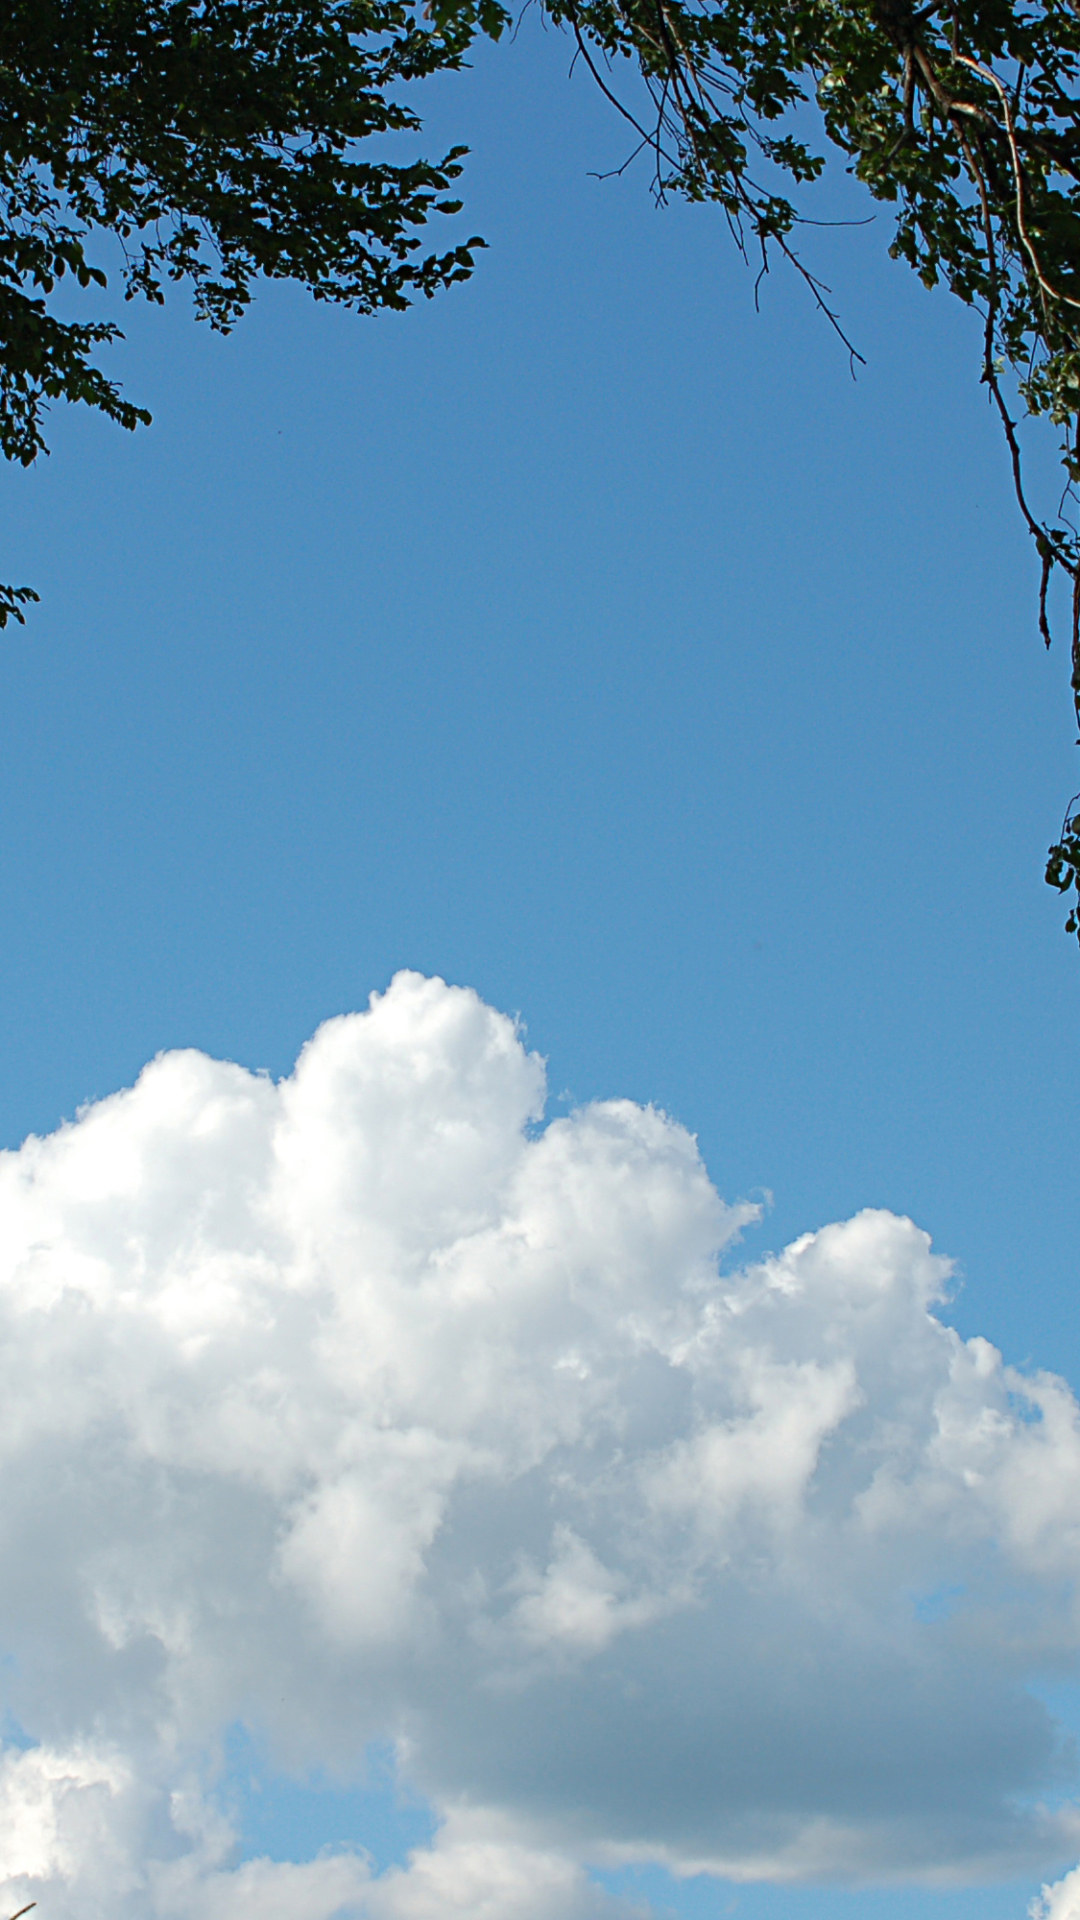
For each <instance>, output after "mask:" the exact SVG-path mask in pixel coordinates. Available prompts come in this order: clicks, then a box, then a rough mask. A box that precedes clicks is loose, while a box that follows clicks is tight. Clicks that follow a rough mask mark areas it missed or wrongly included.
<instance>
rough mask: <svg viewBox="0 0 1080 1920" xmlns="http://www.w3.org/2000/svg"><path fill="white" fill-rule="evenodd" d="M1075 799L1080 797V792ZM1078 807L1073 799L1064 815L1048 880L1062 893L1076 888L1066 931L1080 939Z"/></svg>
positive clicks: (1048, 865)
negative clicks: (1076, 809) (1076, 808)
mask: <svg viewBox="0 0 1080 1920" xmlns="http://www.w3.org/2000/svg"><path fill="white" fill-rule="evenodd" d="M1076 798H1077V799H1080V795H1077V797H1076ZM1075 807H1076V799H1073V800H1072V801H1070V803H1069V807H1068V811H1067V812H1066V815H1065V820H1064V824H1063V826H1062V829H1061V838H1060V840H1057V841H1055V843H1054V845H1053V846H1052V847H1051V848H1050V851H1049V853H1048V855H1047V859H1046V883H1047V885H1048V886H1050V887H1056V888H1057V891H1058V892H1059V893H1068V892H1069V891H1070V890H1071V889H1074V890H1075V893H1076V899H1075V900H1074V901H1073V902H1072V904H1071V906H1070V908H1069V917H1068V919H1067V920H1066V922H1065V931H1066V933H1075V934H1076V935H1077V937H1078V938H1080V813H1077V812H1075V811H1074V809H1075Z"/></svg>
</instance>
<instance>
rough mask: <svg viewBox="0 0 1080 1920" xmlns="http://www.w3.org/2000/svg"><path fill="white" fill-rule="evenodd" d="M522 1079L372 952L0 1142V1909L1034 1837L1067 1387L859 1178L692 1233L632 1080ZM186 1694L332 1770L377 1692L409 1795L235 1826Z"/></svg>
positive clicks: (496, 1025) (859, 1852) (1059, 1648)
mask: <svg viewBox="0 0 1080 1920" xmlns="http://www.w3.org/2000/svg"><path fill="white" fill-rule="evenodd" d="M543 1104H544V1074H543V1067H542V1063H541V1062H540V1061H539V1060H538V1059H537V1058H536V1056H535V1055H530V1054H528V1053H527V1052H526V1050H525V1048H524V1046H523V1045H522V1042H521V1038H520V1036H519V1034H518V1033H517V1031H516V1030H515V1028H514V1026H513V1024H512V1023H511V1022H510V1021H508V1020H506V1019H505V1018H503V1017H502V1016H500V1015H499V1014H497V1013H494V1012H493V1011H491V1010H490V1009H489V1008H487V1007H485V1006H484V1005H483V1004H482V1003H481V1002H480V1001H479V1000H478V999H477V997H476V996H475V995H473V994H471V993H468V992H464V991H460V990H457V989H450V988H448V987H446V986H445V985H444V984H443V983H442V982H441V981H438V980H424V979H421V978H419V977H418V976H417V975H414V974H402V975H399V976H398V978H397V979H396V980H395V981H394V982H393V984H392V986H391V988H390V989H389V991H388V992H387V993H386V994H384V995H383V996H381V997H373V999H372V1003H371V1008H370V1010H369V1011H368V1012H367V1013H365V1014H362V1015H351V1016H347V1017H344V1018H341V1019H338V1020H332V1021H330V1022H328V1023H327V1024H326V1025H325V1026H324V1027H322V1028H321V1029H320V1031H319V1033H318V1034H317V1035H316V1036H315V1038H314V1039H313V1040H312V1041H311V1043H310V1044H309V1046H308V1047H306V1048H305V1050H304V1052H303V1053H302V1055H301V1057H300V1060H299V1062H298V1064H297V1067H296V1070H295V1073H294V1074H293V1075H292V1076H291V1077H290V1078H289V1079H287V1080H285V1081H283V1082H282V1083H281V1084H275V1083H273V1082H272V1081H271V1080H269V1079H268V1078H266V1077H265V1076H260V1075H254V1074H250V1073H248V1072H246V1071H244V1070H243V1069H241V1068H239V1067H236V1066H233V1065H229V1064H224V1063H221V1062H217V1061H212V1060H209V1059H206V1058H205V1057H203V1056H202V1055H200V1054H197V1053H174V1054H169V1055H164V1056H162V1057H161V1058H159V1059H158V1060H156V1061H154V1062H153V1063H152V1065H151V1066H149V1067H148V1068H147V1069H146V1071H145V1072H144V1073H143V1075H142V1076H141V1078H140V1079H139V1081H138V1083H137V1085H136V1086H135V1087H134V1088H132V1089H130V1090H129V1091H126V1092H123V1093H120V1094H117V1095H115V1096H114V1097H113V1098H111V1099H108V1100H104V1101H102V1102H100V1103H99V1104H97V1105H95V1106H93V1107H91V1108H89V1109H88V1110H87V1111H85V1112H84V1113H82V1114H81V1115H80V1116H79V1117H78V1119H77V1120H76V1121H75V1122H74V1123H73V1124H72V1125H70V1126H66V1127H64V1128H62V1129H60V1130H59V1131H58V1132H57V1133H56V1134H54V1135H51V1136H50V1137H49V1138H48V1139H45V1140H38V1139H30V1140H28V1141H27V1142H26V1144H25V1145H24V1146H23V1147H22V1148H21V1149H20V1151H19V1152H17V1153H10V1154H7V1155H4V1156H2V1157H0V1329H2V1335H3V1341H4V1354H5V1362H6V1364H5V1371H4V1392H3V1395H2V1396H0V1552H2V1556H3V1564H4V1568H5V1576H4V1581H3V1583H2V1587H0V1658H2V1664H0V1680H2V1685H3V1695H4V1700H3V1704H4V1707H5V1709H6V1713H7V1716H8V1717H7V1726H8V1744H7V1745H6V1746H5V1747H4V1748H3V1749H2V1750H0V1899H7V1900H8V1901H9V1905H10V1909H13V1908H14V1907H15V1906H17V1905H19V1904H21V1901H22V1900H23V1899H31V1898H35V1897H37V1898H41V1899H43V1900H44V1899H45V1898H47V1902H48V1912H49V1916H50V1920H68V1916H69V1915H70V1916H72V1920H73V1916H74V1915H75V1914H76V1913H78V1915H79V1916H80V1920H98V1917H99V1916H100V1917H101V1920H104V1916H105V1915H106V1913H108V1915H109V1916H110V1920H124V1916H126V1915H127V1914H129V1913H130V1914H131V1915H132V1916H134V1915H135V1914H136V1913H138V1914H139V1915H145V1914H152V1915H153V1916H155V1920H192V1917H193V1916H194V1915H195V1914H196V1912H198V1914H199V1915H200V1916H209V1920H247V1916H248V1914H249V1913H250V1914H251V1915H252V1917H253V1920H254V1916H255V1914H256V1913H257V1914H258V1915H259V1920H276V1916H277V1915H278V1914H280V1915H281V1916H282V1920H284V1916H285V1915H286V1914H287V1915H288V1917H289V1920H330V1916H332V1915H335V1914H351V1915H363V1916H365V1920H451V1916H454V1915H457V1914H461V1915H465V1914H468V1915H469V1916H471V1917H472V1920H476V1917H477V1916H480V1920H556V1916H557V1917H558V1920H594V1916H600V1915H601V1914H603V1913H605V1912H606V1913H609V1914H612V1915H614V1913H615V1912H616V1911H617V1908H616V1905H615V1903H614V1902H611V1901H608V1900H607V1898H606V1896H604V1895H603V1894H602V1893H601V1892H600V1891H599V1889H598V1887H597V1886H596V1884H595V1883H594V1882H593V1881H592V1880H590V1878H589V1877H588V1873H587V1871H586V1868H587V1867H588V1865H589V1864H590V1863H592V1864H601V1865H603V1864H609V1865H610V1864H616V1863H618V1862H620V1861H629V1860H643V1859H653V1860H661V1861H664V1862H666V1863H668V1864H669V1865H670V1866H671V1867H672V1868H673V1869H674V1870H675V1871H677V1872H693V1871H700V1870H706V1871H712V1872H716V1873H723V1874H726V1875H730V1876H732V1877H735V1878H749V1877H754V1876H767V1877H772V1878H774V1879H784V1878H791V1879H793V1878H799V1877H828V1876H846V1877H850V1878H860V1877H871V1878H872V1877H886V1878H903V1877H909V1878H912V1879H916V1880H923V1881H933V1880H942V1881H948V1880H956V1879H960V1878H977V1877H978V1876H980V1875H992V1874H995V1873H1015V1872H1029V1871H1030V1872H1040V1871H1042V1872H1052V1871H1056V1870H1058V1869H1059V1868H1060V1866H1062V1865H1064V1864H1066V1862H1067V1860H1068V1859H1069V1858H1070V1857H1071V1858H1073V1859H1075V1858H1076V1854H1077V1851H1080V1809H1078V1808H1077V1806H1076V1805H1074V1804H1073V1802H1072V1801H1071V1800H1070V1799H1069V1798H1068V1795H1069V1792H1070V1790H1071V1789H1072V1788H1073V1786H1074V1785H1075V1780H1074V1771H1075V1770H1074V1756H1073V1754H1072V1751H1071V1748H1070V1746H1069V1743H1068V1742H1067V1740H1066V1739H1065V1738H1064V1737H1063V1736H1062V1734H1061V1732H1060V1729H1059V1728H1058V1727H1057V1726H1056V1724H1055V1722H1054V1720H1053V1718H1052V1716H1051V1714H1050V1713H1049V1712H1048V1710H1047V1709H1046V1708H1045V1707H1044V1706H1043V1705H1042V1704H1041V1703H1040V1701H1039V1699H1038V1697H1037V1695H1036V1693H1034V1692H1033V1691H1031V1686H1032V1683H1033V1682H1034V1681H1037V1680H1039V1679H1040V1678H1045V1677H1046V1676H1047V1675H1054V1674H1062V1673H1065V1672H1071V1671H1073V1670H1074V1666H1075V1660H1076V1655H1077V1650H1078V1647H1080V1611H1078V1609H1080V1601H1078V1597H1077V1596H1078V1594H1080V1585H1078V1574H1080V1409H1078V1408H1077V1405H1076V1402H1075V1401H1074V1400H1073V1398H1072V1395H1071V1394H1070V1392H1069V1390H1068V1388H1067V1387H1066V1386H1065V1385H1064V1383H1063V1382H1061V1381H1060V1380H1057V1379H1055V1378H1052V1377H1050V1376H1039V1377H1037V1378H1034V1379H1032V1378H1029V1377H1027V1376H1020V1375H1018V1374H1016V1373H1015V1372H1013V1371H1011V1370H1010V1369H1009V1368H1008V1367H1006V1366H1005V1365H1004V1364H1003V1362H1002V1360H1001V1358H1000V1356H999V1355H998V1354H997V1353H996V1352H995V1350H994V1349H993V1348H991V1347H990V1346H989V1345H988V1344H987V1343H986V1342H985V1341H981V1340H973V1341H969V1342H967V1343H965V1342H963V1341H962V1340H961V1339H960V1338H959V1337H958V1336H957V1335H956V1334H955V1333H954V1332H953V1331H951V1330H950V1329H949V1328H948V1327H946V1326H945V1325H944V1324H943V1323H942V1322H941V1321H940V1320H939V1319H938V1318H937V1317H935V1313H934V1307H935V1305H936V1303H937V1302H938V1301H939V1300H940V1298H941V1295H942V1291H943V1289H944V1287H945V1285H946V1282H947V1278H948V1268H947V1265H946V1264H945V1263H944V1262H943V1261H942V1260H940V1259H939V1258H937V1257H935V1256H934V1255H933V1254H932V1252H931V1250H930V1246H929V1243H928V1241H927V1239H926V1236H925V1235H924V1234H922V1233H921V1232H919V1231H918V1229H917V1228H915V1227H914V1226H913V1225H912V1224H911V1223H910V1222H908V1221H905V1220H900V1219H896V1218H895V1217H893V1216H892V1215H890V1214H886V1213H880V1212H874V1213H864V1214H862V1215H860V1216H858V1217H857V1218H856V1219H854V1220H851V1221H848V1222H846V1223H844V1224H842V1225H836V1226H830V1227H826V1228H825V1229H824V1230H823V1231H821V1232H820V1233H817V1234H813V1235H807V1236H806V1237H804V1238H803V1239H801V1240H799V1241H797V1242H796V1243H795V1244H794V1245H793V1246H791V1247H789V1248H787V1250H786V1251H785V1252H784V1253H782V1254H781V1255H779V1256H778V1257H776V1258H772V1259H769V1260H767V1261H765V1262H763V1263H760V1264H758V1265H751V1266H746V1267H743V1268H742V1269H739V1268H736V1267H735V1266H734V1265H733V1264H732V1254H731V1248H732V1245H733V1243H734V1242H735V1241H736V1240H737V1238H738V1234H739V1231H740V1229H741V1228H742V1227H743V1226H745V1225H746V1224H747V1223H748V1222H749V1221H750V1219H751V1218H752V1217H753V1209H751V1208H748V1207H741V1208H740V1207H734V1208H733V1207H728V1206H725V1205H724V1204H723V1203H722V1202H721V1200H720V1199H719V1197H718V1195H717V1193H716V1191H715V1189H714V1188H713V1186H712V1184H711V1182H710V1180H709V1178H708V1176H707V1174H706V1172H705V1170H704V1168H703V1166H702V1164H701V1161H700V1159H699V1157H698V1154H697V1150H696V1147H695V1144H694V1141H693V1140H692V1139H691V1137H690V1136H689V1135H688V1134H687V1133H686V1132H685V1131H684V1130H683V1129H681V1128H680V1127H678V1126H676V1125H675V1124H674V1123H673V1122H671V1121H670V1120H668V1119H667V1118H666V1117H665V1116H664V1115H663V1114H661V1113H658V1112H655V1111H653V1110H651V1109H642V1108H640V1107H637V1106H634V1105H632V1104H630V1103H629V1102H626V1101H611V1102H606V1103H602V1104H597V1105H593V1106H590V1107H587V1108H585V1109H583V1110H581V1111H580V1112H577V1113H575V1114H572V1115H571V1116H569V1117H568V1118H564V1119H557V1120H554V1121H551V1122H550V1123H549V1124H547V1125H546V1126H543V1127H542V1126H541V1125H540V1124H539V1122H540V1120H541V1117H542V1110H543ZM725 1249H727V1250H728V1251H727V1253H725ZM237 1723H242V1724H245V1725H246V1726H248V1727H249V1728H251V1729H252V1730H253V1732H254V1733H255V1734H256V1736H257V1737H258V1738H259V1739H260V1740H261V1741H262V1742H264V1743H265V1744H266V1747H267V1750H268V1751H269V1752H270V1753H271V1754H272V1755H273V1756H274V1758H275V1760H276V1762H277V1764H278V1765H280V1766H281V1767H284V1768H292V1769H296V1770H303V1769H305V1768H308V1767H312V1766H319V1767H322V1768H331V1769H336V1770H337V1771H338V1772H339V1773H340V1774H341V1775H342V1776H344V1777H348V1776H349V1775H350V1773H352V1774H356V1773H357V1771H358V1770H359V1769H360V1768H361V1767H362V1763H363V1754H364V1750H365V1747H366V1745H367V1744H368V1743H370V1742H372V1741H380V1742H384V1743H385V1742H391V1743H393V1744H394V1746H395V1749H396V1751H397V1753H398V1755H399V1761H400V1765H401V1768H402V1770H403V1773H404V1774H405V1775H406V1776H407V1778H408V1780H409V1781H410V1783H411V1784H412V1786H413V1787H414V1788H415V1789H416V1790H418V1791H420V1792H422V1793H424V1794H426V1795H428V1796H429V1797H430V1798H431V1799H432V1801H433V1802H434V1804H435V1805H436V1807H437V1808H438V1809H439V1810H440V1812H441V1815H442V1821H443V1823H442V1825H441V1828H440V1830H439V1833H438V1835H437V1837H436V1840H435V1842H434V1843H433V1845H432V1846H431V1847H429V1848H421V1849H419V1850H418V1851H417V1852H416V1853H415V1854H414V1856H413V1857H412V1859H411V1861H410V1863H409V1864H408V1865H407V1866H405V1867H401V1868H394V1869H392V1870H390V1871H389V1872H386V1873H383V1874H376V1873H374V1872H373V1870H372V1868H371V1866H370V1863H369V1862H368V1860H367V1858H366V1856H365V1855H364V1853H363V1852H362V1843H363V1838H364V1836H363V1834H358V1835H357V1842H358V1850H357V1851H356V1852H355V1853H348V1852H338V1853H328V1854H325V1855H323V1856H320V1857H319V1858H318V1859H316V1860H313V1861H301V1862H295V1863H289V1862H272V1861H269V1860H255V1861H252V1860H249V1861H246V1862H243V1863H241V1864H239V1865H238V1864H237V1851H236V1841H237V1835H236V1834H235V1832H234V1830H233V1826H232V1824H231V1822H230V1819H229V1817H228V1814H227V1803H226V1801H225V1800H224V1799H223V1798H222V1797H221V1794H220V1791H219V1789H220V1761H221V1753H222V1742H223V1740H224V1738H225V1734H226V1731H227V1729H228V1728H230V1727H231V1726H234V1725H236V1724H237ZM1074 1879H1075V1876H1068V1877H1067V1878H1066V1879H1065V1880H1064V1881H1060V1882H1059V1883H1057V1885H1055V1886H1048V1887H1047V1889H1046V1890H1045V1892H1044V1895H1043V1896H1042V1902H1043V1904H1042V1906H1041V1907H1040V1909H1039V1911H1040V1914H1045V1920H1066V1916H1067V1915H1070V1914H1071V1913H1072V1911H1073V1907H1074V1906H1075V1904H1076V1894H1075V1890H1074V1889H1073V1881H1074ZM1070 1902H1071V1903H1072V1904H1070Z"/></svg>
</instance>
